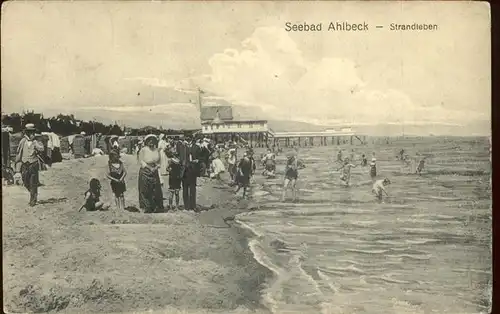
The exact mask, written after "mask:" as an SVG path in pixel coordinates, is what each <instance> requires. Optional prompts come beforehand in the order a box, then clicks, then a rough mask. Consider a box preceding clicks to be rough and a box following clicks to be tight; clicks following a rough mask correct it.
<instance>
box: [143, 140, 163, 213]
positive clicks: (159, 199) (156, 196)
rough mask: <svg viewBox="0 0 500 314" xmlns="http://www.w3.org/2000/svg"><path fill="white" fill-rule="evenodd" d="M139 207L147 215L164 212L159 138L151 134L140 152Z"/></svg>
mask: <svg viewBox="0 0 500 314" xmlns="http://www.w3.org/2000/svg"><path fill="white" fill-rule="evenodd" d="M139 162H140V165H141V168H140V169H139V207H140V208H141V209H143V210H144V212H145V213H153V212H155V211H157V210H161V211H163V209H164V207H163V191H162V188H161V181H160V173H159V171H158V170H159V168H160V152H159V150H158V138H157V137H156V135H154V134H149V135H147V136H146V137H145V138H144V147H143V148H142V149H141V151H140V152H139Z"/></svg>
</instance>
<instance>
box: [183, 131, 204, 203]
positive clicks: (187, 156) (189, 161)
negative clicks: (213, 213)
mask: <svg viewBox="0 0 500 314" xmlns="http://www.w3.org/2000/svg"><path fill="white" fill-rule="evenodd" d="M179 159H180V161H181V164H182V168H183V171H182V199H183V201H184V209H186V210H196V184H197V178H198V176H199V175H200V171H199V165H198V162H199V147H198V146H197V145H195V140H194V139H193V137H192V136H191V135H187V136H186V137H185V141H184V142H183V143H182V144H180V145H179Z"/></svg>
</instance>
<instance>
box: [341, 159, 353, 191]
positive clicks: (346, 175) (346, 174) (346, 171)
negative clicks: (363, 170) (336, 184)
mask: <svg viewBox="0 0 500 314" xmlns="http://www.w3.org/2000/svg"><path fill="white" fill-rule="evenodd" d="M352 168H356V165H353V164H351V162H350V161H349V158H346V159H345V160H344V164H343V165H342V166H341V167H340V168H339V169H337V171H339V170H342V174H341V175H340V180H341V181H342V182H344V184H345V185H346V186H349V183H350V182H351V169H352Z"/></svg>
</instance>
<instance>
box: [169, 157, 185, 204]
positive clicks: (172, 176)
mask: <svg viewBox="0 0 500 314" xmlns="http://www.w3.org/2000/svg"><path fill="white" fill-rule="evenodd" d="M167 172H168V190H169V192H170V193H169V198H168V208H169V209H172V203H173V201H174V196H175V207H174V209H178V208H179V191H180V189H181V183H182V165H181V161H180V160H179V155H178V154H177V153H175V154H173V157H172V158H170V160H169V161H168V168H167Z"/></svg>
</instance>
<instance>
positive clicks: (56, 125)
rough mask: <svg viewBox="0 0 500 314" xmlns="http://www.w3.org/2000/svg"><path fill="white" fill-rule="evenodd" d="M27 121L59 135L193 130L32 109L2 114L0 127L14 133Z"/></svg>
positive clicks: (179, 132) (39, 128)
mask: <svg viewBox="0 0 500 314" xmlns="http://www.w3.org/2000/svg"><path fill="white" fill-rule="evenodd" d="M28 123H32V124H34V125H35V127H36V128H37V129H38V131H39V132H54V133H56V134H58V135H61V136H68V135H73V134H79V133H81V132H82V131H83V132H85V133H86V134H95V133H100V134H103V135H119V136H121V135H132V136H136V135H146V134H150V133H153V134H159V133H163V134H167V135H174V134H186V133H192V132H193V130H174V129H163V128H162V127H159V128H156V127H152V126H147V127H143V128H130V127H120V126H119V125H118V124H117V123H115V124H108V125H106V124H104V123H102V122H99V121H83V120H79V119H76V118H75V116H74V115H72V114H70V115H64V114H59V115H57V116H55V117H49V118H46V117H44V116H43V114H41V113H35V112H34V111H26V112H23V113H21V114H19V113H12V114H8V115H7V114H4V115H2V127H3V126H9V127H11V128H13V131H14V132H15V133H17V132H20V131H22V130H23V128H24V126H25V125H26V124H28Z"/></svg>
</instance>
